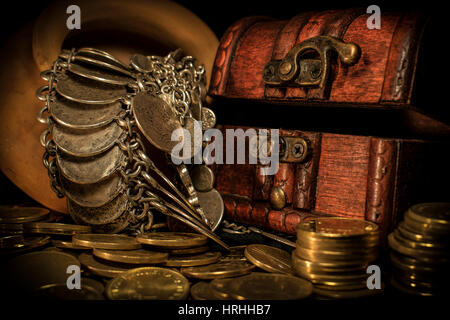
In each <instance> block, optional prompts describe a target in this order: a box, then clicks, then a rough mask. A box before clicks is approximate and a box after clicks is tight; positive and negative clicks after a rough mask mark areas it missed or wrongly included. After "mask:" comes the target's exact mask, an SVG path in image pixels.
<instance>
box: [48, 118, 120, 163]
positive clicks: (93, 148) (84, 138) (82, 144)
mask: <svg viewBox="0 0 450 320" xmlns="http://www.w3.org/2000/svg"><path fill="white" fill-rule="evenodd" d="M122 133H123V130H122V129H121V128H120V127H119V126H118V125H117V123H116V122H112V123H110V124H109V125H107V126H106V127H104V128H97V129H90V130H75V129H70V128H65V127H63V126H61V125H59V124H57V123H55V124H53V126H52V136H53V140H54V141H55V143H56V145H57V146H58V147H59V148H60V149H61V150H62V151H64V152H65V153H68V154H70V155H72V156H76V157H91V156H95V155H97V154H100V153H102V152H104V151H106V150H108V149H109V148H111V147H112V146H113V145H114V144H115V143H116V142H117V140H118V139H119V138H120V136H121V135H122Z"/></svg>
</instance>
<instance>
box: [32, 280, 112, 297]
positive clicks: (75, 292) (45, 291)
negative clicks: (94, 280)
mask: <svg viewBox="0 0 450 320" xmlns="http://www.w3.org/2000/svg"><path fill="white" fill-rule="evenodd" d="M32 296H33V298H34V299H38V300H52V301H53V300H104V298H103V296H102V294H101V293H100V292H98V291H97V290H95V288H92V287H91V286H88V285H82V286H81V288H80V289H72V290H71V289H69V288H68V287H67V284H66V283H53V284H48V285H45V286H42V287H40V288H39V289H38V290H36V291H34V292H33V293H32Z"/></svg>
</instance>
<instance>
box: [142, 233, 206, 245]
mask: <svg viewBox="0 0 450 320" xmlns="http://www.w3.org/2000/svg"><path fill="white" fill-rule="evenodd" d="M136 240H137V241H138V242H139V243H143V244H146V245H151V246H156V247H162V248H170V249H174V248H177V249H182V248H190V247H196V246H202V245H204V244H205V243H206V242H207V241H208V239H207V238H206V237H205V236H203V235H200V234H196V233H187V232H150V233H144V234H140V235H138V236H137V237H136Z"/></svg>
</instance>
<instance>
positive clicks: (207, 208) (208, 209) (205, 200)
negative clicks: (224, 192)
mask: <svg viewBox="0 0 450 320" xmlns="http://www.w3.org/2000/svg"><path fill="white" fill-rule="evenodd" d="M197 195H198V201H199V204H200V207H201V208H202V209H203V212H204V215H205V218H206V219H207V221H208V223H209V225H210V228H211V230H212V231H215V230H216V229H217V227H218V226H219V225H220V223H221V222H222V219H223V214H224V208H225V207H224V204H223V199H222V196H221V195H220V193H219V192H218V191H217V190H216V189H212V190H210V191H208V192H197Z"/></svg>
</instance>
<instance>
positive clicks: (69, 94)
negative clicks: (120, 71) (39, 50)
mask: <svg viewBox="0 0 450 320" xmlns="http://www.w3.org/2000/svg"><path fill="white" fill-rule="evenodd" d="M56 81H57V82H56V92H58V93H59V94H60V95H62V96H63V97H64V98H66V99H69V100H72V101H75V102H79V103H87V104H108V103H113V102H116V101H118V100H119V99H120V98H122V97H124V96H125V95H126V93H127V90H126V88H125V87H124V86H116V85H111V84H106V83H101V82H98V81H92V80H89V79H85V78H81V77H76V76H71V77H69V76H68V75H67V74H61V73H60V74H58V75H57V76H56Z"/></svg>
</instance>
